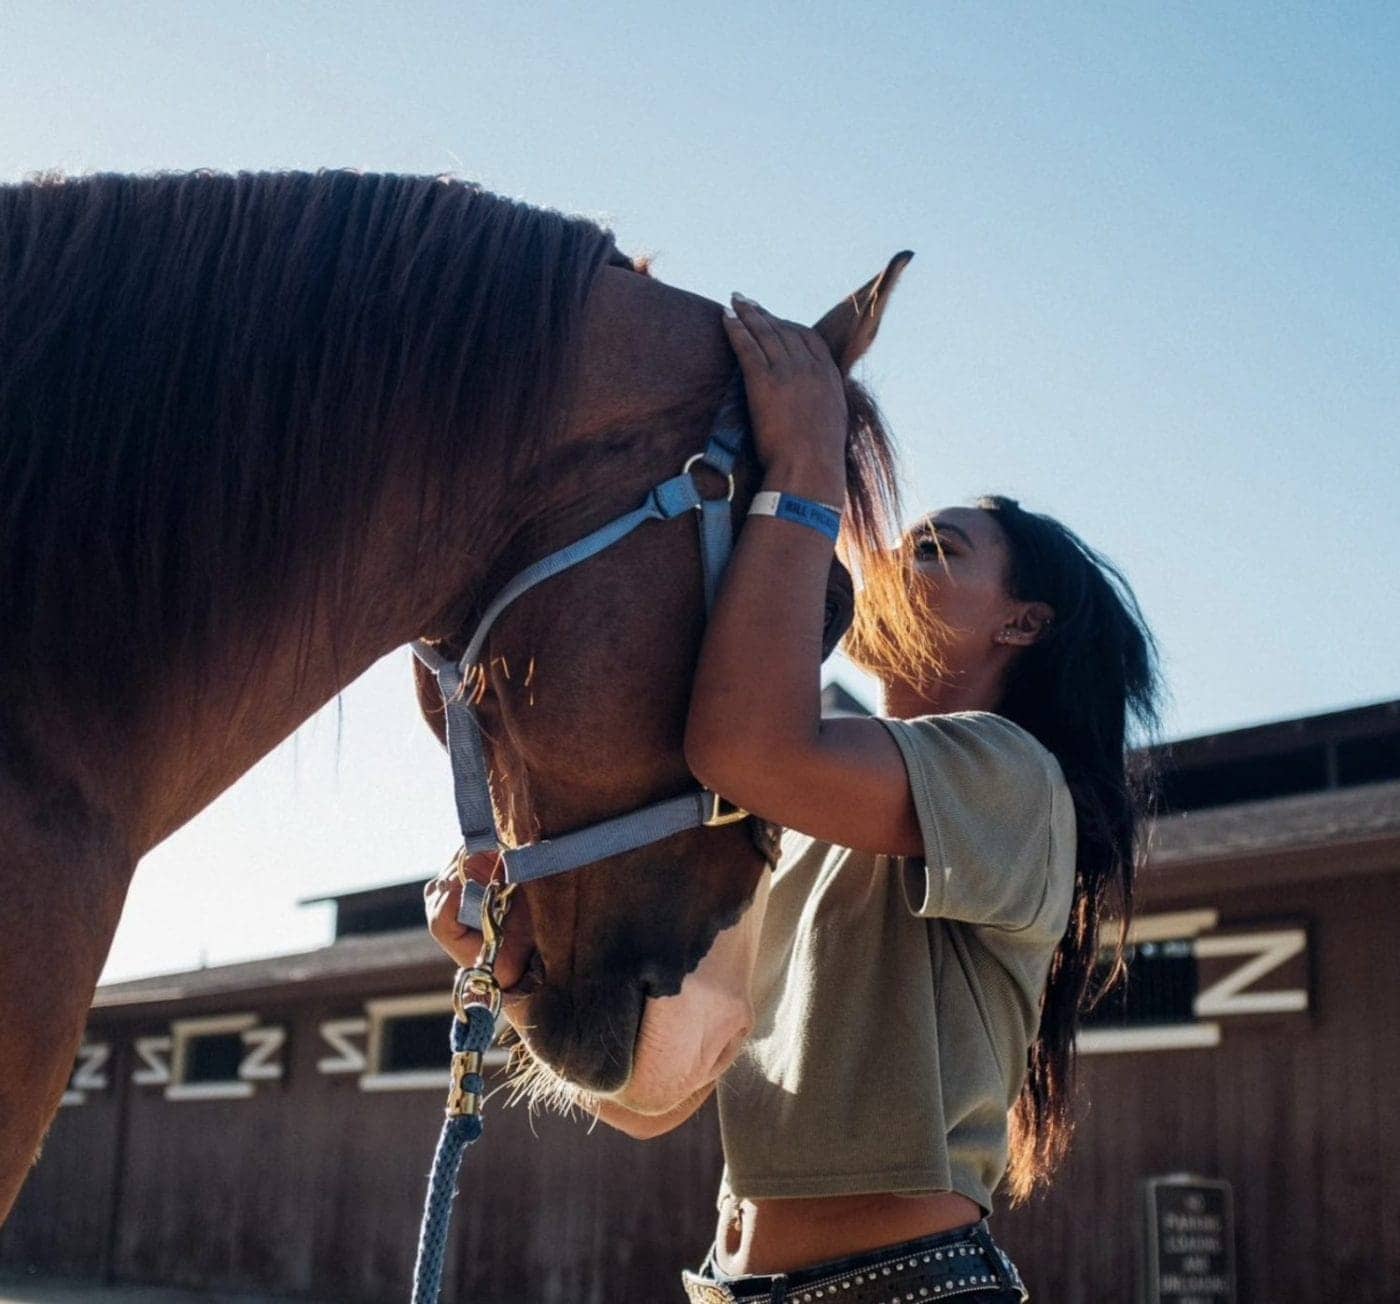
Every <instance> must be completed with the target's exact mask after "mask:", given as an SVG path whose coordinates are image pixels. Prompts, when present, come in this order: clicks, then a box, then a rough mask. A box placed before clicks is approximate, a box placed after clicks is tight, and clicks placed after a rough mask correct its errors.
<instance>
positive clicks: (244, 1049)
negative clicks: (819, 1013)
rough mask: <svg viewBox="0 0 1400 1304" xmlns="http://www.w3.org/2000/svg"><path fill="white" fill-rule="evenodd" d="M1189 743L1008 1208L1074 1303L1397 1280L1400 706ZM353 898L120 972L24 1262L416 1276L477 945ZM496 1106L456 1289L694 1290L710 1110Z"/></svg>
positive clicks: (1313, 1290) (44, 1178) (372, 1300)
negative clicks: (239, 955)
mask: <svg viewBox="0 0 1400 1304" xmlns="http://www.w3.org/2000/svg"><path fill="white" fill-rule="evenodd" d="M1165 760H1166V763H1167V766H1168V785H1167V790H1168V800H1169V804H1170V813H1168V814H1165V815H1164V816H1163V817H1162V818H1161V819H1160V820H1159V821H1158V826H1157V828H1156V830H1155V839H1154V849H1153V853H1152V859H1151V864H1150V866H1149V870H1148V872H1147V874H1146V876H1145V878H1144V880H1143V882H1142V886H1141V894H1140V907H1139V917H1138V922H1137V925H1136V927H1135V930H1134V934H1133V939H1132V940H1133V960H1132V975H1133V980H1132V982H1131V984H1130V986H1129V989H1128V992H1127V994H1126V996H1125V997H1124V998H1121V999H1119V1000H1117V1001H1116V1002H1114V1003H1113V1004H1112V1005H1111V1006H1110V1007H1109V1008H1107V1009H1105V1010H1103V1011H1101V1012H1100V1013H1099V1015H1098V1016H1097V1017H1096V1018H1095V1019H1094V1020H1093V1022H1092V1025H1091V1026H1090V1027H1089V1028H1088V1029H1086V1031H1085V1033H1084V1035H1083V1041H1082V1049H1083V1050H1084V1051H1085V1052H1086V1054H1085V1056H1084V1059H1083V1063H1082V1069H1081V1081H1082V1085H1083V1088H1084V1092H1083V1094H1084V1098H1085V1100H1084V1109H1083V1116H1082V1121H1081V1123H1080V1125H1079V1131H1078V1137H1077V1142H1076V1147H1075V1151H1074V1154H1073V1157H1072V1159H1071V1161H1070V1162H1069V1164H1068V1166H1067V1168H1066V1169H1065V1171H1064V1174H1063V1177H1062V1179H1061V1180H1060V1181H1059V1183H1058V1184H1057V1186H1056V1187H1055V1189H1054V1190H1053V1191H1052V1192H1051V1193H1050V1194H1049V1195H1048V1196H1045V1197H1041V1198H1038V1199H1036V1200H1035V1201H1033V1202H1032V1203H1031V1204H1030V1205H1029V1206H1028V1207H1026V1208H1023V1209H1019V1210H1009V1211H1003V1212H1000V1213H999V1214H998V1215H997V1216H996V1219H995V1226H996V1227H997V1230H998V1232H999V1235H1000V1236H1001V1238H1002V1239H1003V1240H1004V1242H1005V1243H1006V1244H1007V1246H1008V1248H1010V1249H1011V1250H1012V1252H1013V1253H1014V1255H1015V1256H1016V1258H1017V1260H1018V1261H1019V1263H1020V1264H1021V1265H1022V1268H1023V1271H1024V1273H1025V1275H1026V1277H1027V1280H1028V1283H1029V1285H1030V1287H1031V1290H1032V1295H1033V1297H1034V1298H1035V1299H1037V1300H1040V1301H1045V1302H1047V1304H1106V1302H1108V1301H1130V1300H1135V1299H1139V1300H1148V1301H1161V1302H1163V1304H1165V1301H1186V1300H1198V1301H1211V1302H1212V1304H1214V1302H1215V1301H1227V1300H1237V1301H1240V1302H1242V1304H1250V1302H1253V1304H1291V1302H1294V1301H1296V1302H1297V1304H1306V1302H1310V1301H1316V1302H1318V1304H1324V1302H1325V1304H1338V1302H1340V1301H1343V1300H1345V1301H1348V1304H1351V1302H1352V1301H1356V1302H1365V1301H1374V1302H1375V1304H1381V1302H1382V1301H1393V1300H1395V1299H1396V1298H1400V1295H1398V1294H1397V1290H1398V1289H1400V1288H1397V1286H1396V1282H1397V1281H1400V1183H1397V1182H1396V1180H1395V1177H1394V1174H1395V1173H1397V1172H1400V1107H1397V1105H1396V1103H1395V1095H1394V1083H1395V1082H1396V1081H1397V1080H1400V1033H1397V1032H1396V1027H1397V1024H1400V967H1397V966H1396V965H1394V964H1392V963H1391V957H1392V953H1393V940H1394V934H1393V929H1394V928H1395V926H1396V922H1397V920H1400V702H1394V703H1388V704H1383V705H1379V706H1374V707H1366V708H1361V709H1358V710H1353V711H1345V712H1339V713H1335V714H1331V715H1326V716H1317V717H1312V718H1308V719H1300V720H1290V721H1286V722H1283V723H1280V724H1273V725H1268V726H1264V727H1261V728H1255V729H1246V730H1238V731H1233V732H1230V733H1223V734H1216V735H1212V736H1210V737H1204V738H1197V739H1192V740H1188V741H1186V742H1182V743H1177V744H1175V745H1174V746H1173V747H1172V748H1171V749H1170V751H1169V753H1168V754H1167V756H1166V757H1165ZM335 900H336V905H337V928H336V938H335V941H334V942H333V944H331V945H329V946H327V947H325V948H323V949H321V950H318V951H314V952H310V953H308V954H303V955H293V956H284V957H279V958H276V959H271V960H260V961H256V962H253V963H249V964H239V965H228V966H222V967H219V968H212V969H204V970H200V971H197V972H193V973H185V974H174V975H170V976H166V977H159V978H150V979H144V980H141V981H137V982H128V983H121V984H116V985H112V986H108V987H104V988H102V989H101V990H100V991H99V992H98V994H97V998H96V1000H95V1002H94V1005H93V1010H92V1018H91V1021H90V1024H89V1027H88V1032H87V1038H86V1041H85V1043H84V1045H83V1048H82V1051H81V1053H80V1054H79V1056H78V1060H77V1063H76V1065H75V1067H74V1071H73V1077H72V1081H71V1085H70V1089H69V1091H68V1093H67V1096H66V1097H65V1102H64V1108H63V1109H62V1110H61V1111H60V1114H59V1117H58V1120H57V1122H56V1123H55V1125H54V1128H53V1130H52V1132H51V1134H50V1137H49V1139H48V1142H47V1145H46V1148H45V1151H44V1154H43V1157H42V1159H41V1161H40V1163H39V1165H38V1167H37V1168H36V1170H35V1172H34V1174H33V1175H32V1177H31V1179H30V1181H29V1184H28V1185H27V1187H26V1188H25V1190H24V1192H23V1194H22V1196H21V1198H20V1202H19V1205H18V1206H17V1208H16V1210H15V1212H14V1214H13V1216H12V1217H11V1219H10V1221H9V1223H8V1225H7V1226H6V1227H5V1229H4V1230H3V1232H0V1270H4V1271H9V1272H36V1273H42V1274H48V1275H55V1276H58V1275H63V1276H72V1277H82V1278H89V1279H93V1280H103V1281H115V1282H150V1283H162V1284H178V1285H186V1286H193V1287H200V1288H210V1289H215V1288H220V1289H228V1290H238V1291H243V1292H255V1291H264V1292H266V1293H267V1294H269V1295H274V1296H287V1297H291V1298H296V1299H304V1300H320V1301H336V1302H337V1304H358V1302H361V1301H364V1302H366V1304H387V1302H389V1301H397V1300H402V1299H405V1298H407V1286H408V1279H409V1273H410V1269H411V1263H412V1257H413V1249H414V1243H415V1236H416V1222H417V1216H418V1208H419V1202H420V1200H421V1197H422V1190H423V1182H424V1175H425V1173H426V1171H427V1168H428V1163H429V1157H430V1155H431V1152H432V1148H433V1143H434V1140H435V1135H436V1131H437V1127H438V1123H439V1120H440V1116H441V1100H442V1096H443V1092H444V1077H445V1073H444V1065H443V1059H444V1056H443V1049H442V1048H443V1045H444V1042H445V1025H446V1019H447V1017H448V1016H447V1009H448V1002H447V996H446V993H447V988H448V983H449V980H450V978H451V967H450V965H449V963H448V962H447V961H446V960H445V959H443V958H442V957H441V956H440V955H439V953H438V952H437V950H436V948H435V947H434V946H433V944H432V943H431V942H430V941H429V940H428V938H427V936H426V934H425V933H424V932H423V931H422V927H421V904H420V886H419V885H418V884H417V883H412V884H403V885H397V886H393V887H386V888H382V889H377V890H373V891H368V892H356V893H351V894H348V895H345V896H342V897H339V898H336V899H335ZM874 1089H876V1088H875V1086H874V1085H873V1084H872V1090H874ZM502 1104H503V1102H502V1101H501V1100H500V1099H498V1100H496V1101H495V1102H493V1105H492V1107H490V1108H489V1109H488V1116H487V1135H486V1137H485V1138H484V1139H483V1141H482V1142H481V1144H479V1145H478V1146H477V1147H475V1149H473V1150H472V1151H471V1152H470V1154H469V1156H468V1158H467V1164H466V1168H465V1170H464V1171H465V1179H464V1183H463V1194H462V1196H461V1197H459V1208H458V1212H457V1221H456V1230H455V1246H454V1252H453V1255H452V1257H451V1259H450V1261H449V1265H448V1279H447V1287H446V1289H445V1291H444V1298H445V1299H458V1298H461V1299H469V1300H471V1301H473V1304H522V1302H527V1304H586V1302H589V1301H598V1302H599V1304H603V1301H609V1302H610V1301H625V1302H626V1304H643V1302H648V1301H664V1300H667V1299H674V1298H676V1297H677V1296H676V1274H677V1269H678V1267H679V1265H681V1264H683V1263H688V1262H694V1261H696V1260H698V1259H699V1257H700V1256H701V1255H702V1253H703V1251H704V1248H705V1245H706V1242H707V1239H708V1237H709V1235H710V1232H711V1229H712V1209H713V1193H714V1189H715V1184H716V1179H717V1177H718V1173H719V1164H720V1159H719V1150H718V1142H717V1135H716V1128H715V1124H714V1119H713V1116H712V1114H711V1113H709V1112H708V1111H707V1112H705V1113H704V1114H702V1115H701V1116H699V1117H698V1118H697V1119H695V1120H693V1121H692V1122H691V1123H689V1124H687V1125H686V1126H685V1127H683V1128H681V1129H679V1130H678V1131H676V1132H675V1133H673V1134H671V1135H670V1136H668V1137H665V1138H663V1139H661V1140H658V1141H655V1142H650V1143H638V1142H633V1141H629V1140H627V1139H626V1138H624V1137H621V1136H619V1135H617V1134H615V1133H613V1132H611V1131H609V1130H608V1129H606V1128H602V1127H597V1128H593V1129H591V1130H590V1129H588V1128H587V1127H586V1126H584V1125H583V1124H581V1123H579V1122H578V1121H567V1120H562V1119H558V1118H552V1117H539V1118H535V1119H533V1120H532V1119H531V1118H530V1117H529V1116H528V1115H527V1114H526V1112H525V1111H524V1110H523V1109H519V1108H516V1109H508V1108H503V1107H502ZM1164 1179H1165V1180H1164Z"/></svg>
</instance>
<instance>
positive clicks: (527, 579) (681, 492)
mask: <svg viewBox="0 0 1400 1304" xmlns="http://www.w3.org/2000/svg"><path fill="white" fill-rule="evenodd" d="M747 438H748V421H747V412H746V409H745V404H744V394H743V388H742V384H741V382H740V380H739V379H738V378H737V377H736V378H735V380H734V381H733V382H732V383H731V385H730V387H729V389H728V390H727V391H726V393H725V398H724V401H723V402H722V403H721V404H720V409H719V412H718V413H717V414H716V416H715V421H714V425H713V426H712V427H711V430H710V438H709V442H708V443H707V444H706V445H705V451H704V452H703V453H697V454H696V455H695V456H693V457H691V458H690V459H689V460H688V461H687V462H686V464H685V466H684V468H683V469H682V470H681V473H680V474H679V475H676V476H672V477H671V479H669V480H663V481H662V482H661V483H660V484H658V485H656V486H654V487H653V488H652V490H651V492H650V493H648V494H647V496H646V499H645V500H644V501H643V502H642V503H641V505H640V506H638V507H636V508H634V509H633V510H632V511H630V512H626V513H624V514H623V515H622V516H619V517H617V518H616V519H614V520H612V521H609V522H608V523H607V524H606V525H604V526H601V527H600V528H598V529H596V530H594V531H593V532H592V533H591V534H586V535H584V537H583V538H581V539H578V540H576V541H575V542H573V543H571V544H569V545H568V546H567V547H564V548H560V549H559V550H558V551H557V552H552V553H550V554H549V555H548V556H547V557H544V558H542V559H541V560H540V561H537V562H535V564H534V565H532V566H528V567H526V569H524V570H523V571H521V572H520V573H519V574H518V575H516V576H515V578H514V579H512V580H511V581H510V582H509V583H508V584H507V585H506V586H505V588H503V589H502V590H501V592H500V593H498V594H497V595H496V597H495V599H494V600H493V601H492V603H491V605H490V606H489V607H487V609H486V611H485V613H484V614H483V615H482V617H481V619H480V621H478V622H477V626H476V630H475V632H474V633H473V634H472V637H471V641H470V642H469V643H468V644H467V646H466V650H465V651H464V652H463V653H462V655H461V657H460V658H459V659H457V660H456V661H452V660H449V659H448V658H446V657H444V656H443V655H442V654H441V653H440V652H438V651H437V649H436V648H434V647H432V646H430V645H429V644H427V643H424V642H422V641H418V642H415V643H414V644H413V654H414V655H415V656H416V657H417V658H418V659H419V661H421V662H422V663H423V664H424V665H425V666H426V667H427V668H428V669H429V670H431V671H432V672H433V675H434V677H435V678H436V679H437V684H438V689H439V691H440V692H441V693H442V700H443V703H444V706H445V709H446V720H447V752H448V757H449V758H450V760H451V763H452V787H453V792H454V795H455V798H456V802H457V821H458V824H459V825H460V826H461V830H462V844H463V847H464V849H465V850H466V852H467V853H468V854H471V853H473V852H478V851H499V852H500V853H501V859H502V861H503V862H504V865H505V874H506V879H507V881H508V882H511V883H523V882H529V881H530V880H532V879H540V878H548V877H550V876H551V875H554V874H564V873H567V872H568V871H570V870H574V869H579V868H581V867H582V866H584V865H589V864H592V863H593V862H594V861H598V860H604V859H606V858H607V857H609V856H617V855H621V854H622V853H623V852H625V851H635V850H636V849H637V848H638V847H645V846H648V845H649V844H651V843H653V842H659V841H661V839H663V838H669V837H671V836H672V835H673V834H676V833H681V832H684V831H685V830H687V829H693V828H700V827H702V826H703V827H711V828H713V827H718V826H720V825H724V824H733V823H735V822H737V821H738V820H742V819H746V818H748V813H747V812H746V811H742V810H739V809H737V808H736V807H732V806H730V807H727V806H726V805H725V803H724V801H723V799H722V798H721V797H720V796H719V794H718V793H714V792H710V791H709V790H708V789H705V788H695V789H692V790H691V791H690V792H687V793H684V794H683V795H681V796H679V797H672V798H670V799H668V800H666V801H659V802H655V803H654V804H652V805H650V806H644V807H642V808H641V809H640V810H636V811H632V812H631V813H630V814H626V815H617V816H614V817H613V818H612V819H606V820H603V821H602V822H600V823H598V824H593V825H590V826H589V827H587V828H583V829H576V830H574V831H573V832H571V833H564V834H561V835H560V836H558V837H555V838H549V839H546V840H545V841H543V842H536V843H531V844H528V845H526V846H523V847H506V846H504V845H502V843H501V837H500V829H499V828H498V826H497V824H496V811H495V806H494V805H493V804H492V801H491V786H490V782H489V780H488V778H487V767H486V754H485V750H484V748H483V745H482V737H481V722H480V720H479V719H478V717H477V713H476V707H475V706H474V705H473V702H472V700H471V697H472V694H471V693H470V692H469V690H468V688H467V677H468V675H469V673H470V671H471V669H472V667H473V666H474V665H475V664H476V663H477V660H478V658H479V657H480V655H481V652H482V649H483V648H484V647H485V645H486V637H487V635H488V634H489V633H490V632H491V627H492V625H493V624H495V622H496V619H497V618H498V617H499V616H500V615H501V613H502V612H504V611H505V610H506V608H507V607H509V606H510V605H511V603H513V602H514V601H515V600H516V599H517V598H519V597H520V596H521V595H522V594H524V593H527V592H528V591H529V590H530V589H532V588H534V587H535V585H537V584H540V583H542V582H543V581H545V580H547V579H551V578H552V577H554V576H555V575H558V574H560V573H562V572H563V571H566V570H568V569H569V568H570V567H572V566H577V565H578V564H579V563H580V562H582V561H587V560H588V559H589V558H590V557H596V556H597V555H598V554H599V553H600V552H603V551H604V550H605V549H607V548H610V547H612V545H613V544H615V543H617V542H619V541H620V540H621V539H624V538H626V537H627V535H629V534H631V533H632V531H633V530H635V529H636V528H637V527H638V526H639V525H642V524H644V523H645V522H647V521H658V520H659V521H670V520H674V519H675V518H676V517H678V516H683V515H684V514H685V513H686V512H688V511H696V512H698V513H699V525H700V559H701V564H702V566H703V570H704V579H705V610H706V611H707V612H708V611H709V610H710V609H711V607H712V606H713V605H714V600H715V594H716V592H717V591H718V589H719V581H720V578H721V577H722V576H723V574H724V570H725V567H726V566H727V565H728V563H729V554H730V551H731V549H732V548H733V517H732V510H733V509H732V507H731V500H732V499H733V497H734V463H735V460H736V459H737V457H738V455H739V451H740V449H742V448H743V445H744V441H745V439H747ZM697 462H699V463H703V464H704V465H706V466H708V467H710V468H712V469H713V470H715V471H718V472H719V473H720V474H721V475H723V476H725V477H727V479H728V481H729V494H728V496H727V497H723V498H703V497H701V495H700V492H699V490H698V489H697V488H696V487H695V479H694V476H693V475H692V473H691V471H692V468H693V467H694V466H695V464H696V463H697ZM482 891H483V889H482V887H481V886H480V885H479V884H475V883H468V885H467V887H466V890H465V891H464V892H463V894H462V908H461V911H460V912H459V915H458V918H459V920H460V921H461V922H462V923H464V924H467V925H469V926H470V927H473V928H477V929H479V928H480V927H481V897H482Z"/></svg>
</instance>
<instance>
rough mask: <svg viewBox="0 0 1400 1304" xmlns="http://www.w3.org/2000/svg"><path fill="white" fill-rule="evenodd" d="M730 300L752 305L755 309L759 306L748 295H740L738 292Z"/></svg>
mask: <svg viewBox="0 0 1400 1304" xmlns="http://www.w3.org/2000/svg"><path fill="white" fill-rule="evenodd" d="M730 298H732V299H733V300H734V302H735V303H747V304H750V305H752V306H753V307H757V306H758V305H757V304H755V303H754V301H753V300H752V299H750V298H749V296H748V295H747V294H740V293H739V291H738V290H735V291H734V293H733V294H732V295H730Z"/></svg>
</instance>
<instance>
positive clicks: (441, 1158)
mask: <svg viewBox="0 0 1400 1304" xmlns="http://www.w3.org/2000/svg"><path fill="white" fill-rule="evenodd" d="M462 1012H463V1013H464V1014H465V1015H466V1016H467V1017H466V1019H465V1021H464V1020H462V1019H459V1018H455V1017H454V1018H453V1020H452V1079H453V1080H452V1097H451V1099H452V1100H456V1099H457V1098H458V1095H459V1093H460V1094H461V1095H462V1096H464V1097H466V1098H467V1100H469V1101H472V1103H473V1104H474V1108H472V1109H471V1110H470V1112H464V1113H458V1114H454V1113H453V1112H452V1104H451V1103H449V1105H448V1115H447V1121H446V1122H445V1123H443V1125H442V1135H441V1136H439V1137H438V1143H437V1150H436V1152H435V1153H434V1154H433V1170H432V1174H431V1176H430V1177H429V1178H428V1198H427V1202H426V1203H425V1204H424V1206H423V1226H422V1228H421V1230H420V1231H419V1233H418V1259H417V1261H416V1262H415V1263H414V1265H413V1304H436V1300H437V1298H438V1292H439V1291H440V1290H441V1288H442V1261H443V1257H444V1255H445V1254H446V1252H447V1231H448V1227H449V1225H450V1224H451V1221H452V1201H453V1198H454V1197H455V1196H456V1194H457V1170H458V1169H459V1168H460V1167H461V1166H462V1153H463V1151H465V1150H466V1148H467V1147H468V1146H469V1145H471V1143H472V1142H473V1141H475V1140H476V1139H477V1137H479V1136H480V1135H481V1097H482V1094H483V1093H484V1091H485V1089H486V1083H485V1080H484V1079H483V1078H482V1076H481V1069H480V1065H481V1060H482V1058H483V1057H484V1056H485V1054H486V1052H487V1051H488V1050H489V1049H490V1048H491V1042H492V1041H493V1040H494V1039H495V1036H496V1016H495V1015H494V1014H493V1013H492V1012H491V1010H490V1008H489V1007H488V1006H486V1005H480V1004H472V1005H468V1006H466V1007H465V1008H464V1009H463V1011H462ZM459 1069H460V1070H461V1072H460V1074H459ZM473 1098H474V1100H473Z"/></svg>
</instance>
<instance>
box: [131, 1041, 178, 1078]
mask: <svg viewBox="0 0 1400 1304" xmlns="http://www.w3.org/2000/svg"><path fill="white" fill-rule="evenodd" d="M136 1058H137V1059H139V1060H140V1061H141V1065H142V1067H141V1068H138V1069H134V1070H132V1074H131V1080H132V1081H133V1082H134V1083H136V1085H137V1086H138V1087H163V1086H165V1085H167V1084H168V1083H169V1081H170V1038H169V1037H137V1039H136Z"/></svg>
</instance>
